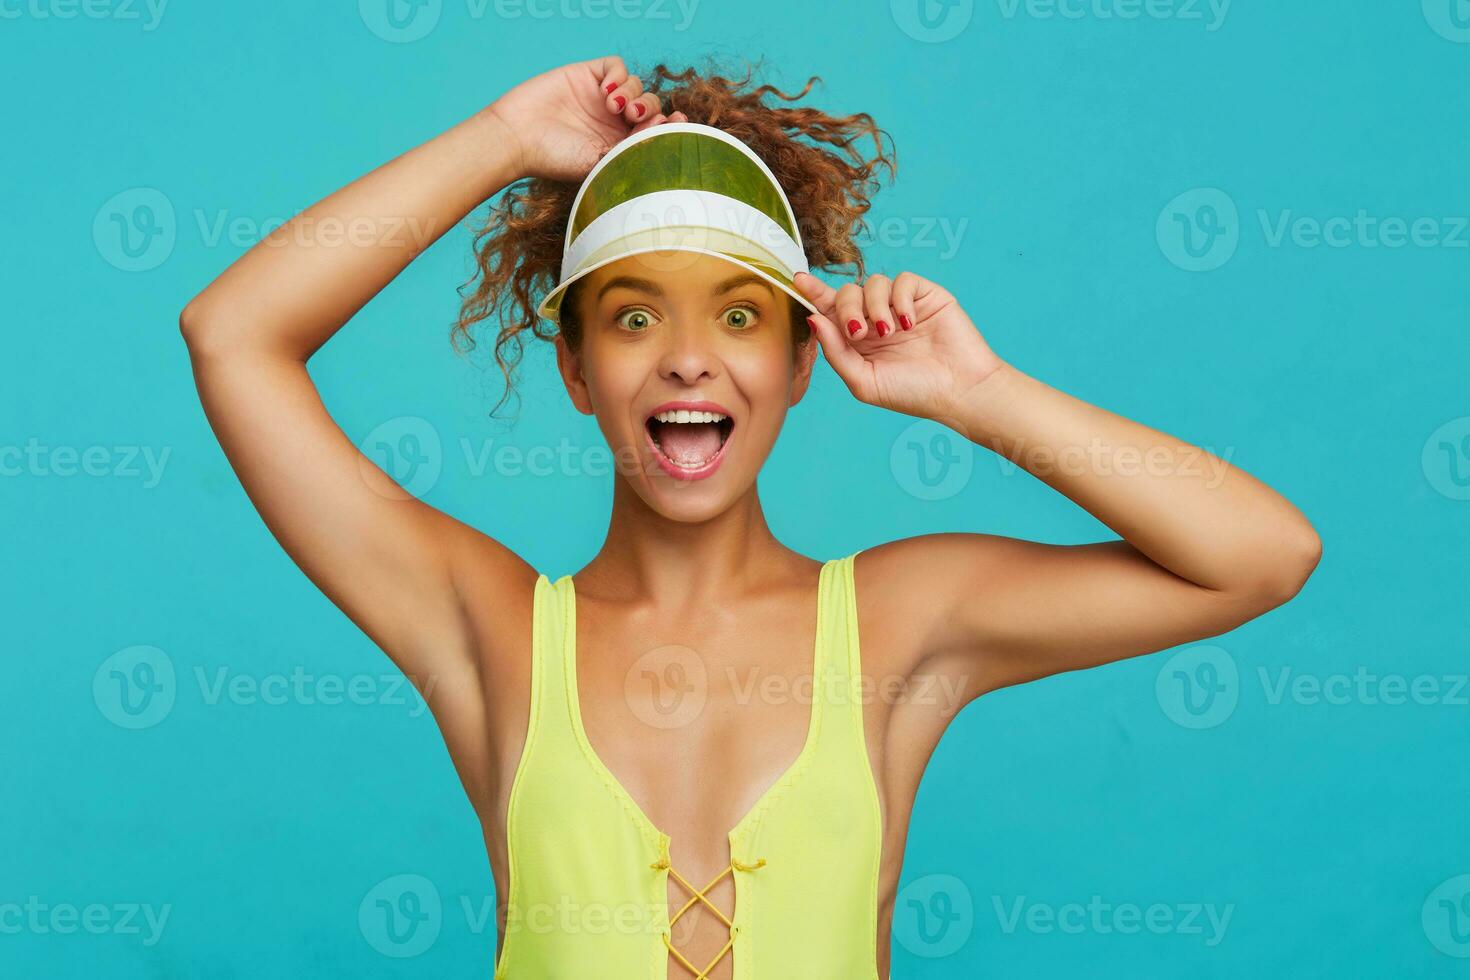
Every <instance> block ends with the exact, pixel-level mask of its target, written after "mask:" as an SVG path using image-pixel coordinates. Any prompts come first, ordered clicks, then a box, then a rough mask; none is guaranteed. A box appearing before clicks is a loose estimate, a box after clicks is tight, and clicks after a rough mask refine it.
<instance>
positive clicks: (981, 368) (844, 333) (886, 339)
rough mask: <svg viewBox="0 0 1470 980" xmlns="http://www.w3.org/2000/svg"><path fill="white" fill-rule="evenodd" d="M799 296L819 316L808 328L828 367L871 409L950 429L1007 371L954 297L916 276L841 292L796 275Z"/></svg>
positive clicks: (875, 280) (849, 286) (872, 279)
mask: <svg viewBox="0 0 1470 980" xmlns="http://www.w3.org/2000/svg"><path fill="white" fill-rule="evenodd" d="M796 288H797V289H798V290H799V291H800V292H801V294H802V295H803V296H805V297H806V298H807V299H809V300H811V302H812V305H813V306H815V307H816V308H817V309H819V310H821V311H822V313H821V315H813V316H809V317H808V318H807V321H808V322H809V323H810V324H811V325H812V330H813V331H814V332H815V333H816V335H817V339H818V341H819V342H820V343H821V347H822V350H823V351H824V352H826V355H827V362H828V363H829V364H831V365H832V369H833V370H834V371H836V372H837V375H838V377H840V378H841V379H842V380H843V382H844V383H846V385H847V388H848V390H849V391H851V392H852V393H853V396H854V397H856V398H857V399H858V400H859V401H862V402H866V403H867V404H869V405H877V406H880V407H882V408H889V409H892V410H893V411H895V412H902V413H904V414H905V415H914V416H918V417H920V418H928V419H934V420H936V421H946V420H948V421H953V420H954V419H955V418H956V417H957V415H958V414H959V412H960V406H961V405H962V404H963V401H964V398H965V396H966V395H967V394H970V393H971V392H973V391H974V389H975V386H977V385H979V384H980V383H981V382H983V381H984V380H985V379H986V378H988V377H990V375H991V374H992V373H994V372H995V370H996V369H997V368H999V367H1001V366H1002V364H1003V362H1002V361H1001V359H1000V358H999V357H997V356H996V355H995V352H994V351H992V350H991V349H990V347H989V345H988V344H986V343H985V340H984V338H983V337H981V336H980V331H979V330H977V329H975V324H974V323H972V322H971V321H970V318H969V317H968V316H967V315H965V311H964V310H963V309H961V308H960V304H959V302H958V301H957V300H956V299H955V298H954V296H952V295H950V293H949V292H948V291H947V290H945V289H944V288H943V287H941V286H939V285H938V284H936V283H933V282H930V281H929V280H927V279H924V278H923V277H921V276H918V275H915V274H914V273H912V272H901V273H899V274H898V277H897V278H895V279H889V278H888V277H887V276H884V275H872V276H869V277H868V278H867V279H866V281H864V282H863V283H862V284H858V283H856V282H850V283H846V284H845V285H843V286H842V287H841V288H840V289H833V288H832V287H831V286H828V285H827V284H826V283H824V282H822V281H821V280H820V279H818V278H816V277H815V276H812V275H809V274H807V273H800V272H799V273H797V275H796Z"/></svg>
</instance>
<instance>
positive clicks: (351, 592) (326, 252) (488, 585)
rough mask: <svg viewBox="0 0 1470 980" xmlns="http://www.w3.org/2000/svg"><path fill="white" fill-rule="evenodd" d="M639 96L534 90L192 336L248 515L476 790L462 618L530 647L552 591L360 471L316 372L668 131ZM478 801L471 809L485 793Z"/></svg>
mask: <svg viewBox="0 0 1470 980" xmlns="http://www.w3.org/2000/svg"><path fill="white" fill-rule="evenodd" d="M603 86H608V87H607V88H604V87H603ZM641 92H642V87H641V84H640V83H639V80H638V79H637V77H636V76H631V77H630V76H629V75H628V73H627V71H626V70H625V69H624V67H623V64H622V61H621V60H620V59H618V58H616V57H608V58H600V59H597V60H595V61H591V62H582V63H578V64H574V65H569V66H566V67H564V68H559V69H556V70H554V71H552V72H547V73H546V74H544V75H540V76H537V77H536V78H533V79H530V80H529V81H527V82H524V83H522V84H521V85H520V86H517V87H516V88H515V89H513V90H512V91H511V92H509V93H507V94H506V95H505V96H502V98H501V99H499V100H497V101H496V102H495V103H494V104H492V105H491V106H489V107H487V108H486V109H484V110H482V111H480V112H478V113H476V114H475V115H473V116H472V117H470V118H469V119H466V120H465V121H463V122H461V123H459V124H458V125H456V126H454V127H453V128H451V129H449V130H448V131H446V132H444V133H442V134H440V135H438V136H436V137H434V138H433V139H431V140H429V141H428V142H426V143H424V144H422V145H421V146H418V147H416V148H414V149H412V150H410V151H408V152H407V153H404V154H403V155H401V156H399V157H397V158H396V159H394V160H392V161H390V162H388V163H386V164H384V165H382V166H380V167H378V168H377V169H376V170H373V171H372V172H371V173H369V174H367V175H366V176H363V177H360V178H359V179H357V180H355V181H353V182H352V183H350V184H348V185H347V186H345V187H343V188H342V189H340V190H338V191H336V192H335V193H333V194H331V195H329V196H328V197H326V198H324V199H323V200H321V201H319V202H317V203H316V204H314V205H312V206H311V207H310V208H308V209H307V210H305V211H303V212H302V213H301V214H299V215H297V216H296V217H295V218H293V219H292V220H291V221H290V222H288V223H287V224H286V225H284V226H283V227H281V228H280V229H278V230H277V231H276V232H275V233H273V234H272V235H271V236H270V237H269V238H267V239H265V240H263V241H261V242H259V243H258V244H256V245H255V247H253V248H252V249H251V250H250V251H249V252H247V253H246V254H245V255H244V256H242V257H241V258H240V259H239V260H238V261H236V262H235V263H234V264H233V265H231V266H230V267H229V268H228V269H226V270H225V271H224V272H223V273H222V274H221V275H220V276H219V278H218V279H216V280H215V281H214V282H212V283H210V285H209V286H208V287H207V288H206V289H205V290H204V291H203V292H201V293H200V294H199V295H198V296H196V297H195V298H194V299H193V300H192V301H191V302H190V303H189V304H188V305H187V306H186V307H185V309H184V311H183V314H182V316H181V317H180V327H181V329H182V331H183V335H184V338H185V340H186V341H187V342H188V347H189V353H190V358H191V361H192V363H193V369H194V377H195V381H196V383H197V385H198V389H199V396H200V400H201V401H202V403H203V406H204V411H205V414H206V415H207V416H208V418H209V423H210V425H211V426H212V427H213V429H214V432H215V434H216V436H217V437H218V438H219V441H220V445H221V446H222V447H223V449H224V451H225V455H226V456H227V457H228V458H229V461H230V464H231V466H233V467H234V470H235V473H236V475H237V476H238V477H239V479H240V482H241V484H242V485H243V486H244V488H245V491H246V493H247V494H248V495H249V497H250V499H251V502H252V503H253V504H254V505H255V507H256V509H257V510H258V511H259V512H260V515H261V517H262V518H263V519H264V521H265V523H266V525H267V526H268V527H269V528H270V531H271V533H272V534H274V535H275V537H276V539H277V540H278V541H279V542H280V544H281V546H282V547H283V548H284V549H285V550H286V551H287V553H288V554H289V555H290V556H291V558H292V559H293V560H294V561H295V562H296V563H297V565H298V566H300V568H301V569H302V571H303V572H305V573H306V575H307V576H308V577H310V579H311V580H312V582H314V583H315V584H316V585H317V586H318V587H319V588H320V589H321V590H322V592H323V593H325V594H326V595H327V596H328V598H330V599H331V600H332V601H333V602H334V603H335V604H336V605H337V606H338V607H340V608H341V609H342V610H343V612H345V613H346V614H347V615H348V616H349V617H350V618H351V619H352V621H353V622H354V623H356V624H357V625H358V626H360V627H361V628H362V629H363V631H364V632H366V633H367V634H368V635H369V636H370V637H372V639H373V640H374V641H376V642H377V643H378V644H379V646H381V647H382V648H383V650H384V651H385V652H386V653H387V654H388V655H389V656H390V657H391V658H392V659H393V660H394V662H395V663H397V664H398V666H399V667H400V668H401V669H402V670H403V671H404V673H405V674H407V675H408V676H409V678H410V679H411V680H413V681H414V683H415V684H417V685H419V687H420V688H421V689H423V690H426V691H428V692H430V693H431V694H432V697H431V698H430V700H429V703H430V705H431V707H432V708H433V710H434V714H435V717H436V719H437V720H438V722H439V725H440V728H441V730H442V731H443V733H444V736H445V740H446V743H447V745H448V747H449V750H450V753H451V755H452V756H453V757H454V759H455V761H456V763H457V764H461V765H460V769H461V774H462V775H463V774H465V773H466V772H473V771H476V770H478V769H481V768H483V767H480V766H478V765H476V764H475V762H474V759H473V758H471V757H472V756H474V755H475V754H476V753H477V752H478V751H479V748H480V743H481V740H482V733H483V730H484V726H483V718H482V714H483V711H484V705H483V700H482V698H481V697H480V691H481V690H482V687H481V684H480V683H479V672H480V667H481V665H482V663H483V661H484V656H485V653H486V651H484V650H480V649H476V648H475V644H474V642H472V640H471V636H472V635H474V636H478V637H482V638H483V636H484V635H485V634H486V632H487V631H486V630H485V629H483V628H480V629H476V630H474V631H471V630H470V629H469V626H468V624H467V622H466V619H465V615H464V612H463V610H464V609H465V608H466V604H467V603H468V602H469V601H471V599H472V596H471V593H472V594H473V601H474V602H475V608H476V610H477V612H476V615H477V616H479V617H481V619H480V625H481V627H483V626H484V625H485V623H484V620H485V619H487V618H488V620H489V624H488V625H489V627H490V628H489V630H488V633H489V634H490V635H491V636H494V635H495V634H496V633H497V632H498V633H499V634H500V635H502V636H512V635H519V634H518V633H517V632H516V631H515V629H514V624H515V623H517V622H518V621H519V620H521V619H524V618H526V617H527V616H528V615H529V613H528V610H529V595H530V590H531V588H532V587H533V585H534V582H535V572H534V570H533V569H532V568H531V567H530V566H529V565H528V564H527V563H526V562H524V561H523V560H521V559H520V558H519V557H518V556H516V555H515V554H513V553H512V552H511V551H510V550H509V549H507V548H505V547H504V546H502V545H501V544H499V543H498V542H496V541H494V540H493V539H491V538H489V537H487V536H485V535H483V534H481V533H479V532H477V531H475V530H473V529H471V528H469V527H468V526H467V525H464V524H462V523H460V522H459V521H456V520H454V519H453V518H451V517H449V516H447V515H445V514H443V513H441V512H439V511H437V510H435V509H434V508H432V507H429V506H428V505H426V504H424V503H423V502H421V501H419V500H418V499H416V498H414V497H413V496H411V495H409V494H407V493H405V492H403V491H402V490H401V489H400V488H399V487H398V486H397V484H395V483H394V482H393V481H392V480H391V479H390V478H389V477H388V476H387V475H386V474H385V473H383V472H382V471H381V470H379V469H378V468H377V467H376V466H375V465H374V464H373V463H371V462H370V461H369V460H368V459H367V457H365V456H364V455H363V454H362V453H360V452H359V451H358V450H357V448H356V447H355V446H354V445H353V443H352V441H351V440H350V439H348V437H347V436H346V435H345V434H344V433H343V432H342V431H341V429H339V428H338V427H337V425H336V423H335V422H333V420H332V418H331V416H330V415H329V414H328V413H327V410H326V408H325V407H324V406H323V404H322V401H321V399H320V397H319V396H318V393H317V391H316V389H315V387H314V386H313V384H312V381H311V378H310V376H309V374H308V373H307V368H306V364H307V360H308V359H309V358H310V357H311V356H312V354H313V353H314V352H315V351H316V350H317V349H318V348H320V347H321V346H322V345H323V344H324V343H326V341H327V340H328V339H329V338H330V337H331V336H332V335H333V334H334V333H335V332H336V331H337V330H338V329H339V328H341V327H342V325H343V324H344V323H346V322H347V320H348V319H349V318H351V316H352V315H353V314H354V313H356V312H357V311H358V310H359V309H360V308H361V307H362V306H363V305H364V304H365V303H367V301H368V300H369V299H371V298H372V297H373V296H374V295H376V294H377V292H378V291H379V290H381V289H382V288H383V287H384V286H385V285H387V284H388V283H389V282H390V281H392V279H393V278H394V277H395V276H397V275H398V273H399V272H401V271H402V270H403V269H404V267H405V266H407V265H408V264H409V262H411V261H412V260H413V259H414V258H415V257H416V256H417V255H418V254H419V253H420V252H422V251H423V250H424V249H425V248H427V247H428V246H429V245H430V244H432V243H433V242H434V241H435V240H437V239H438V238H439V237H440V236H441V235H442V234H443V233H444V232H445V231H446V230H448V229H449V228H451V227H453V226H454V225H455V223H457V222H458V221H460V220H461V219H462V218H464V216H465V215H466V214H468V213H469V211H470V210H471V209H472V208H474V207H475V206H476V205H478V204H480V203H481V202H483V201H485V200H486V199H487V198H489V197H490V196H491V195H493V194H494V193H495V192H496V191H498V190H499V189H500V188H502V187H504V186H506V185H507V184H509V183H510V182H512V181H513V180H516V179H518V178H520V177H522V176H533V177H534V176H544V177H550V178H553V179H563V180H575V179H579V177H580V175H583V174H585V173H586V171H587V170H588V169H590V168H591V166H592V164H593V163H595V162H596V160H597V159H598V157H599V156H600V155H601V154H602V153H603V152H605V151H606V149H607V148H608V147H610V146H611V145H612V144H613V143H614V142H616V141H617V140H618V139H621V138H622V137H623V136H625V135H626V134H627V133H628V132H630V131H631V130H630V127H631V126H632V125H633V122H634V119H635V118H637V117H638V116H640V115H641V116H642V117H645V120H647V118H648V117H652V116H654V115H656V113H655V112H651V111H650V109H651V108H652V109H656V102H655V103H652V104H650V102H649V100H651V99H652V98H653V97H652V96H647V97H645V98H644V99H639V93H641ZM640 101H641V102H642V112H641V113H640V112H639V111H638V107H637V105H636V104H635V103H638V102H640ZM446 338H447V331H446ZM485 597H494V599H495V601H494V602H492V603H486V602H484V601H483V600H484V598H485ZM497 617H499V619H497ZM497 627H503V628H500V629H497ZM430 684H432V688H430V687H429V685H430ZM466 762H468V763H470V764H469V765H465V764H464V763H466ZM466 788H467V790H469V791H470V793H471V796H472V798H473V797H474V796H475V795H476V790H477V787H476V786H473V785H471V782H470V781H467V783H466Z"/></svg>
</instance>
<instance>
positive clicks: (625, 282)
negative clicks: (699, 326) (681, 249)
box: [597, 272, 776, 299]
mask: <svg viewBox="0 0 1470 980" xmlns="http://www.w3.org/2000/svg"><path fill="white" fill-rule="evenodd" d="M752 284H754V285H756V286H760V287H762V288H763V289H765V291H766V292H768V293H770V294H771V296H773V297H774V296H775V295H776V291H775V290H774V289H772V288H771V284H770V283H768V282H766V281H765V280H764V279H762V278H761V277H760V276H758V275H755V274H754V273H752V272H743V273H740V274H738V275H734V276H731V277H730V278H729V279H724V280H721V281H720V282H717V283H715V286H714V288H713V289H712V290H710V294H711V295H712V296H721V295H724V294H725V293H728V292H731V291H733V290H736V289H739V288H740V287H741V286H747V285H752ZM619 286H621V287H623V288H625V289H636V290H641V291H642V292H645V293H648V294H649V295H651V296H658V297H660V298H662V297H663V295H664V290H663V287H662V286H660V285H659V284H658V283H656V282H654V281H653V280H652V279H641V278H639V277H638V276H614V277H613V278H611V279H609V280H608V281H607V282H605V283H603V284H602V288H601V289H599V290H598V291H597V298H598V299H602V297H603V296H604V295H605V294H606V293H607V291H608V290H610V289H617V288H618V287H619Z"/></svg>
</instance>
